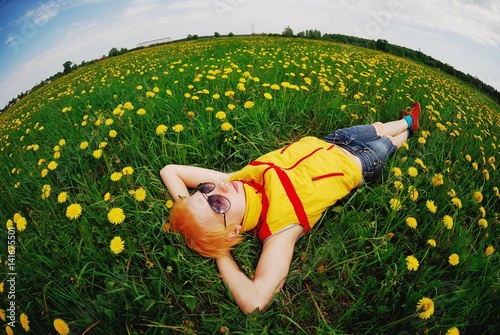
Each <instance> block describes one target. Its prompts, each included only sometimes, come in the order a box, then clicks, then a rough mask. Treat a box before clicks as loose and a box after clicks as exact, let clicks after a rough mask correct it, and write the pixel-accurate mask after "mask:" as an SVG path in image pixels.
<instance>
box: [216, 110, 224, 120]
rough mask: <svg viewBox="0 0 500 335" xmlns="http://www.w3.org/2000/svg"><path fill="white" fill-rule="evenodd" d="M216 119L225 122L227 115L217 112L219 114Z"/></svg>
mask: <svg viewBox="0 0 500 335" xmlns="http://www.w3.org/2000/svg"><path fill="white" fill-rule="evenodd" d="M215 117H216V118H217V119H219V120H223V119H225V118H226V113H224V112H223V111H219V112H217V114H215Z"/></svg>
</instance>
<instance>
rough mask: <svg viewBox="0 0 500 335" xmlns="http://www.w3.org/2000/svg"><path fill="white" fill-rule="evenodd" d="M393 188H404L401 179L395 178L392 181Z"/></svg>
mask: <svg viewBox="0 0 500 335" xmlns="http://www.w3.org/2000/svg"><path fill="white" fill-rule="evenodd" d="M394 188H395V189H397V190H402V189H403V188H404V185H403V183H402V182H401V181H399V180H396V181H395V182H394Z"/></svg>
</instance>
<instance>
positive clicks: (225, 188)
mask: <svg viewBox="0 0 500 335" xmlns="http://www.w3.org/2000/svg"><path fill="white" fill-rule="evenodd" d="M217 188H218V190H219V191H220V192H222V193H226V192H227V191H228V189H229V186H228V185H227V184H226V183H225V182H222V181H221V182H220V183H218V184H217Z"/></svg>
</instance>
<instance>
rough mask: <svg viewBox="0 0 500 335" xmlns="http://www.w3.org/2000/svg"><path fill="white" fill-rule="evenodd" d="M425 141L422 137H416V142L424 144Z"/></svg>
mask: <svg viewBox="0 0 500 335" xmlns="http://www.w3.org/2000/svg"><path fill="white" fill-rule="evenodd" d="M425 142H426V140H425V138H423V137H419V138H418V143H420V144H425Z"/></svg>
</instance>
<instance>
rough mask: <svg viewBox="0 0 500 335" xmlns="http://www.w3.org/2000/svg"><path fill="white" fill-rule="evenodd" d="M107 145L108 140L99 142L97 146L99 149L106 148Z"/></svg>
mask: <svg viewBox="0 0 500 335" xmlns="http://www.w3.org/2000/svg"><path fill="white" fill-rule="evenodd" d="M107 145H108V142H101V143H99V148H100V149H103V148H106V146H107Z"/></svg>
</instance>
